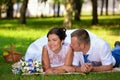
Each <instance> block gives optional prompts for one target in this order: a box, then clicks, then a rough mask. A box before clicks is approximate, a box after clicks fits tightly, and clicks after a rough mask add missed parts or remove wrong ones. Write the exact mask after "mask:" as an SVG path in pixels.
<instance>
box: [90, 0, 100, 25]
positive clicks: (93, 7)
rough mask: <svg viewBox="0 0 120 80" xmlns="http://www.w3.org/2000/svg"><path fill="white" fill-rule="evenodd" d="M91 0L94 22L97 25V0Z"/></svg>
mask: <svg viewBox="0 0 120 80" xmlns="http://www.w3.org/2000/svg"><path fill="white" fill-rule="evenodd" d="M91 1H92V24H93V25H97V24H98V14H97V0H91Z"/></svg>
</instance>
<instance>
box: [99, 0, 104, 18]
mask: <svg viewBox="0 0 120 80" xmlns="http://www.w3.org/2000/svg"><path fill="white" fill-rule="evenodd" d="M101 2H102V3H101V13H100V15H101V16H102V15H103V7H104V0H101Z"/></svg>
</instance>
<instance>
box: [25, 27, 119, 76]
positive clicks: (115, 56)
mask: <svg viewBox="0 0 120 80" xmlns="http://www.w3.org/2000/svg"><path fill="white" fill-rule="evenodd" d="M66 36H67V37H70V38H69V39H70V40H71V41H68V43H67V41H65V38H66ZM47 38H48V39H47V41H48V42H47V44H46V45H44V46H43V48H42V56H41V58H42V61H41V62H42V66H43V71H44V72H45V74H62V73H66V72H80V73H88V72H101V71H109V70H112V69H113V68H114V67H119V66H120V42H119V41H118V42H116V43H115V48H114V49H113V50H112V51H111V50H110V46H109V44H108V43H107V42H105V41H104V40H102V39H101V38H99V37H97V36H96V35H94V34H93V33H91V32H89V31H88V30H85V29H76V30H73V31H72V32H71V34H70V36H69V35H66V29H65V28H52V29H51V30H50V31H49V32H48V33H47ZM44 44H45V43H44ZM33 55H34V56H37V55H35V54H33ZM39 55H40V54H38V56H39ZM38 56H37V58H39V59H40V57H38ZM32 57H33V56H31V54H30V53H26V55H25V59H26V60H28V59H29V58H32Z"/></svg>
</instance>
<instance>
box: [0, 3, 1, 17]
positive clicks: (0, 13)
mask: <svg viewBox="0 0 120 80" xmlns="http://www.w3.org/2000/svg"><path fill="white" fill-rule="evenodd" d="M0 19H1V5H0Z"/></svg>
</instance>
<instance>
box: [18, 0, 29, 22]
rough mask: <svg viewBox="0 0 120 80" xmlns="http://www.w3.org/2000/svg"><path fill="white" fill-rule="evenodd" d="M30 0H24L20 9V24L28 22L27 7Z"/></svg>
mask: <svg viewBox="0 0 120 80" xmlns="http://www.w3.org/2000/svg"><path fill="white" fill-rule="evenodd" d="M27 4H28V0H24V1H23V3H22V6H21V9H20V19H19V22H20V24H26V9H27Z"/></svg>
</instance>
